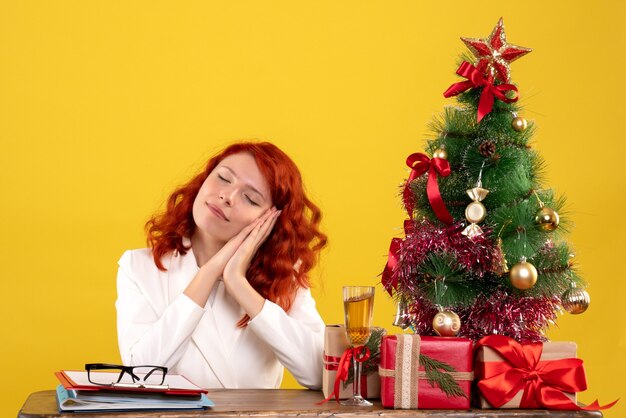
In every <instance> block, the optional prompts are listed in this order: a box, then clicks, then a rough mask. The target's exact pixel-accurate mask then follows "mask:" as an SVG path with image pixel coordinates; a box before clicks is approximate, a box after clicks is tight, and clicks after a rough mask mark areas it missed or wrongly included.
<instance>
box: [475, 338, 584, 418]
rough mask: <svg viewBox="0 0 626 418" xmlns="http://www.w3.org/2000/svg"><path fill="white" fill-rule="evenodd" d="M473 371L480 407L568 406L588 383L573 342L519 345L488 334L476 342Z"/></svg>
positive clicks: (564, 407)
mask: <svg viewBox="0 0 626 418" xmlns="http://www.w3.org/2000/svg"><path fill="white" fill-rule="evenodd" d="M474 372H475V374H476V381H477V389H478V390H477V393H476V394H477V401H476V404H477V406H479V407H480V408H483V409H486V408H520V409H544V408H547V409H570V408H571V406H572V405H576V391H580V390H584V389H585V388H586V380H585V374H584V370H583V368H582V361H581V360H579V359H577V358H576V343H573V342H552V343H532V344H519V343H518V342H516V341H515V340H513V339H511V338H508V337H504V336H501V335H490V336H487V337H484V338H482V339H481V340H480V341H478V342H477V344H476V352H475V364H474Z"/></svg>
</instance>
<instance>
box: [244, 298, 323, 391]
mask: <svg viewBox="0 0 626 418" xmlns="http://www.w3.org/2000/svg"><path fill="white" fill-rule="evenodd" d="M248 327H249V328H250V330H251V331H253V332H254V333H255V334H256V335H257V336H258V337H259V338H261V339H262V340H263V341H265V343H266V344H268V345H269V346H270V347H271V348H272V350H273V351H274V353H275V354H276V357H278V360H279V361H280V362H281V363H282V365H283V366H285V367H286V368H287V369H288V370H289V371H290V372H291V374H293V376H294V377H295V378H296V380H297V381H298V383H300V384H301V385H302V386H305V387H308V388H310V389H319V388H321V386H322V367H323V358H322V357H323V350H324V327H325V325H324V321H323V320H322V318H321V317H320V315H319V313H318V312H317V309H316V308H315V300H313V298H312V297H311V292H310V290H308V289H300V290H299V291H298V293H297V295H296V298H295V300H294V302H293V305H292V307H291V309H290V311H289V314H287V313H285V311H284V310H283V309H282V308H281V307H280V306H278V305H276V304H275V303H272V302H270V301H268V300H266V301H265V304H264V305H263V309H262V310H261V312H260V313H259V314H258V315H256V316H255V317H254V318H253V319H252V320H250V322H248Z"/></svg>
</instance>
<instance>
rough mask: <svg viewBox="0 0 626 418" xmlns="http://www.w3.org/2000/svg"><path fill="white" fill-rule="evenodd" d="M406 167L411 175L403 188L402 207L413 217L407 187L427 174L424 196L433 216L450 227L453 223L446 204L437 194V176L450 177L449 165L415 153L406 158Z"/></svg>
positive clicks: (444, 161)
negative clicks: (425, 195) (409, 169)
mask: <svg viewBox="0 0 626 418" xmlns="http://www.w3.org/2000/svg"><path fill="white" fill-rule="evenodd" d="M406 165H408V166H409V168H411V174H410V175H409V178H408V180H407V182H406V186H405V187H404V205H405V206H406V207H407V211H408V212H409V216H410V217H411V218H412V217H413V203H412V202H411V200H410V199H408V198H407V197H408V196H407V193H410V191H411V190H410V187H409V185H410V184H411V182H412V181H413V180H415V179H416V178H417V177H419V176H421V175H422V174H424V173H426V172H428V182H427V183H426V194H427V195H428V201H429V202H430V206H431V207H432V208H433V211H434V212H435V215H436V216H437V218H438V219H439V220H440V221H441V222H443V223H445V224H448V225H450V224H451V223H452V222H454V219H452V215H450V212H448V209H447V208H446V204H445V203H444V202H443V199H442V198H441V193H440V192H439V184H438V183H437V175H440V176H442V177H447V176H449V175H450V173H451V170H450V163H449V162H448V160H445V159H443V158H432V159H431V158H428V156H427V155H426V154H422V153H415V154H411V155H409V156H408V158H407V159H406Z"/></svg>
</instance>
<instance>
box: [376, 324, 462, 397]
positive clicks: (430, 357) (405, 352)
mask: <svg viewBox="0 0 626 418" xmlns="http://www.w3.org/2000/svg"><path fill="white" fill-rule="evenodd" d="M379 374H380V398H381V401H382V404H383V406H384V407H386V408H395V409H470V388H471V383H472V379H473V373H472V341H470V340H468V339H465V338H442V337H420V336H419V335H409V334H399V335H390V336H386V337H383V340H382V344H381V348H380V369H379Z"/></svg>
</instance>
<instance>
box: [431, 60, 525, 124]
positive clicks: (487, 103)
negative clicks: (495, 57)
mask: <svg viewBox="0 0 626 418" xmlns="http://www.w3.org/2000/svg"><path fill="white" fill-rule="evenodd" d="M456 73H457V74H458V75H460V76H461V77H465V78H467V81H461V82H458V83H454V84H453V85H451V86H450V87H448V90H446V91H445V92H444V93H443V96H444V97H452V96H456V95H457V94H460V93H463V92H464V91H465V90H468V89H471V88H474V87H483V91H482V93H481V94H480V100H479V101H478V116H477V121H478V122H480V121H481V120H482V118H484V117H485V115H487V114H488V113H489V112H491V109H492V108H493V102H494V97H495V98H496V99H498V100H500V101H503V102H505V103H513V102H516V101H517V99H518V98H519V96H518V93H517V87H515V86H514V85H513V84H498V85H495V84H493V83H494V78H493V76H491V75H490V76H489V77H486V76H485V75H484V74H483V73H482V72H481V71H480V70H478V69H477V68H476V67H474V66H473V65H472V64H470V63H469V62H467V61H463V63H462V64H461V66H460V67H459V69H458V70H456ZM507 91H513V92H515V96H514V97H512V98H509V97H507V96H506V95H505V94H504V93H505V92H507Z"/></svg>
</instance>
